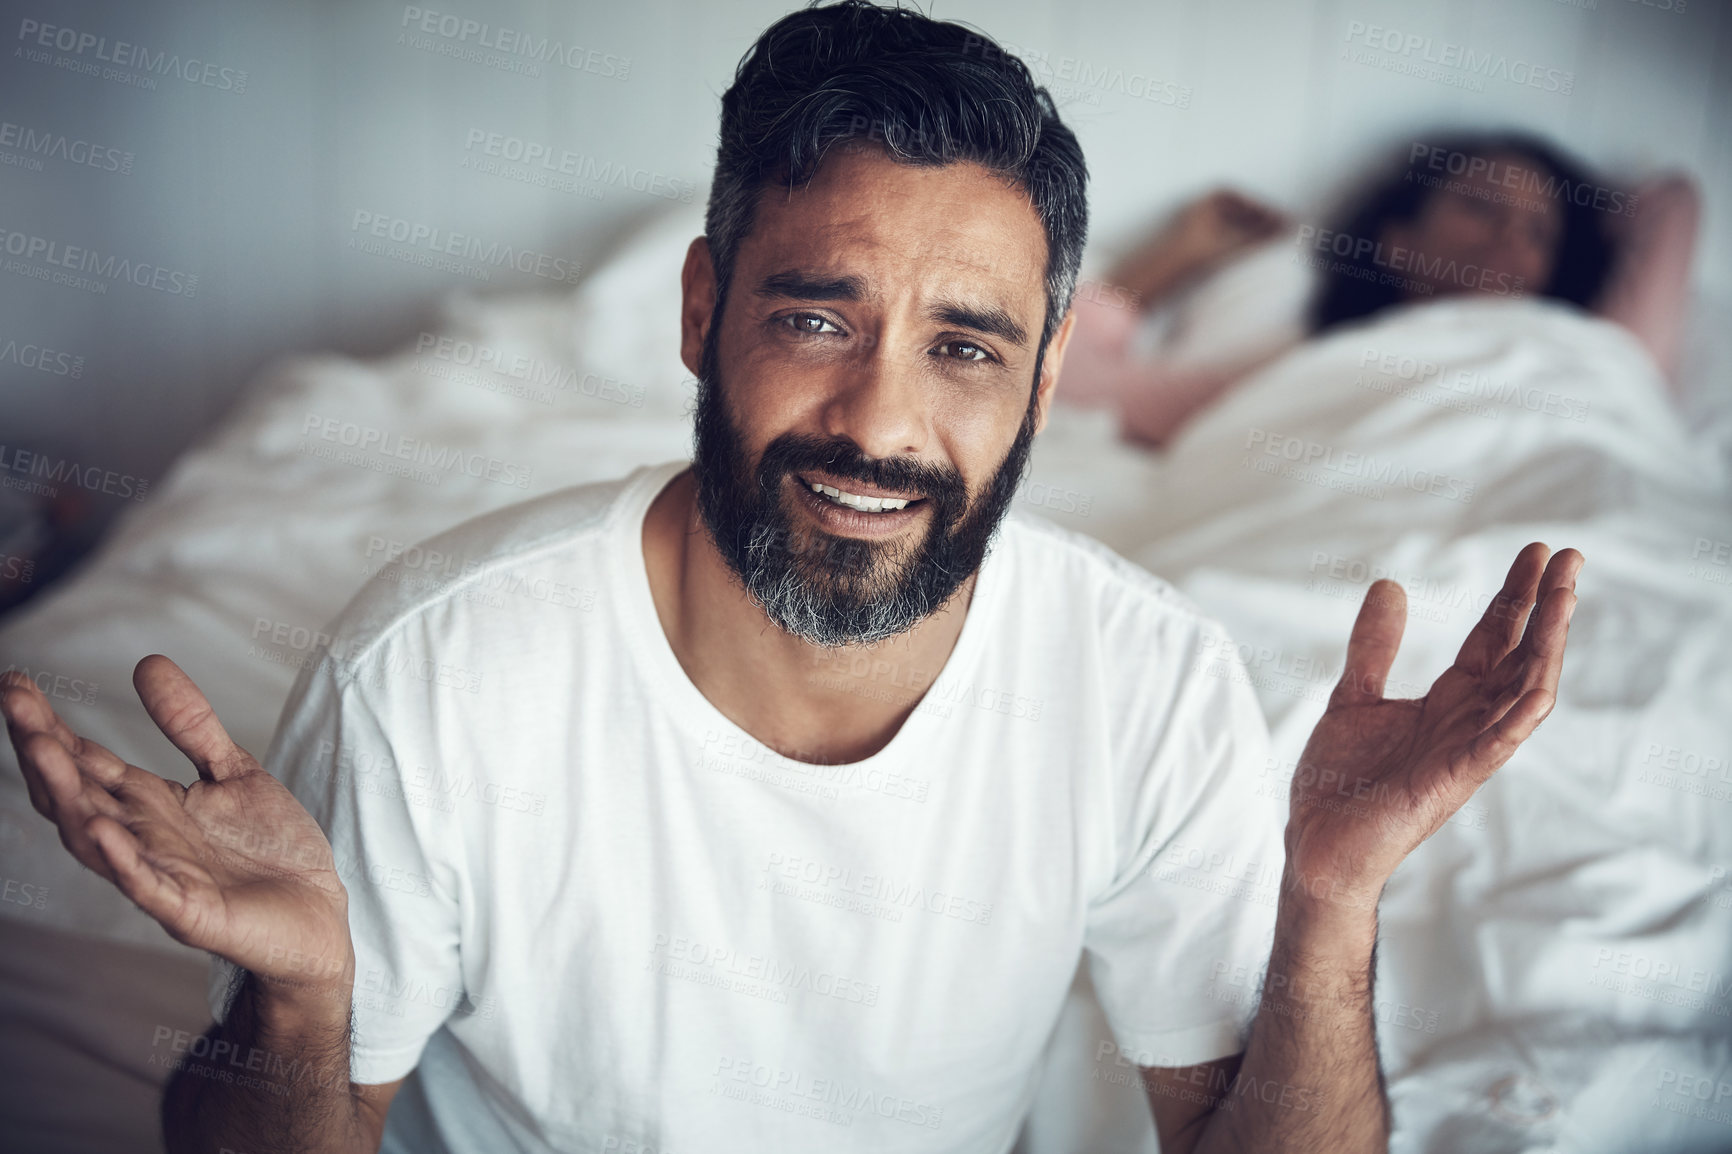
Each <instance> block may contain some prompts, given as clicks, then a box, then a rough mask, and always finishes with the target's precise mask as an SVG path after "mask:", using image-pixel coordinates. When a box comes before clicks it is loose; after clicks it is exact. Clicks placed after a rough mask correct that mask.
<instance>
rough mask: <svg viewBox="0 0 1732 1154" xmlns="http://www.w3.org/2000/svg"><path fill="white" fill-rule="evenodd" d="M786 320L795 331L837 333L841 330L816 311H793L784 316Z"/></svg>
mask: <svg viewBox="0 0 1732 1154" xmlns="http://www.w3.org/2000/svg"><path fill="white" fill-rule="evenodd" d="M786 322H787V324H789V325H790V326H792V327H793V329H794V331H795V332H797V333H815V334H816V333H839V332H841V331H842V330H841V329H839V328H837V327H836V326H835V325H833V324H831V323H830V322H829V321H828V320H826V319H825V318H824V317H821V316H819V315H818V314H817V313H795V314H794V315H793V316H791V317H788V318H786Z"/></svg>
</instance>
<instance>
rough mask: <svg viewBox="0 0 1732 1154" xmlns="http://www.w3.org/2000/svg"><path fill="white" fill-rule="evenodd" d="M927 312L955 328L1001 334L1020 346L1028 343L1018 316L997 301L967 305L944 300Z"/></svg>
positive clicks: (1000, 336) (997, 335)
mask: <svg viewBox="0 0 1732 1154" xmlns="http://www.w3.org/2000/svg"><path fill="white" fill-rule="evenodd" d="M926 315H927V316H929V317H931V318H932V319H933V320H934V321H936V322H938V323H939V324H941V325H949V326H950V327H951V328H958V329H973V330H974V331H975V332H977V333H985V334H986V335H987V336H992V337H999V338H1001V339H1003V340H1006V341H1009V342H1010V343H1011V344H1013V345H1015V346H1016V347H1018V348H1027V347H1028V332H1027V331H1026V330H1025V329H1024V328H1023V327H1022V325H1021V324H1019V323H1017V319H1016V318H1015V317H1013V316H1011V315H1010V313H1009V312H1008V311H1007V310H1005V309H1003V308H1000V307H999V306H997V305H966V304H962V303H960V302H957V301H940V302H939V303H938V304H935V305H933V306H932V307H931V308H930V309H928V310H927V314H926Z"/></svg>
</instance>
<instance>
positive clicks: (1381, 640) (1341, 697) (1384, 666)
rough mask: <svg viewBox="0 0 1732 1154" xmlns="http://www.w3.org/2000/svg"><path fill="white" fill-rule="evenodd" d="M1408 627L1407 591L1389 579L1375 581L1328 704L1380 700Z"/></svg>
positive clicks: (1361, 612)
mask: <svg viewBox="0 0 1732 1154" xmlns="http://www.w3.org/2000/svg"><path fill="white" fill-rule="evenodd" d="M1406 628H1407V591H1406V590H1405V589H1403V588H1402V587H1401V586H1400V585H1397V584H1396V583H1395V582H1393V581H1390V580H1387V579H1382V580H1377V581H1373V582H1372V583H1371V588H1369V589H1367V590H1366V591H1365V600H1364V601H1363V602H1361V603H1360V605H1359V616H1358V617H1357V618H1355V619H1354V622H1353V632H1352V633H1350V634H1349V635H1348V637H1347V660H1346V663H1345V664H1344V665H1343V666H1342V668H1341V680H1340V681H1338V682H1336V684H1335V692H1334V693H1332V694H1330V697H1329V704H1330V705H1332V706H1333V705H1361V704H1364V703H1366V702H1372V701H1381V700H1382V699H1383V683H1384V682H1385V681H1386V680H1388V678H1389V667H1390V666H1392V665H1394V664H1395V652H1396V650H1398V649H1400V648H1401V634H1402V631H1403V630H1405V629H1406Z"/></svg>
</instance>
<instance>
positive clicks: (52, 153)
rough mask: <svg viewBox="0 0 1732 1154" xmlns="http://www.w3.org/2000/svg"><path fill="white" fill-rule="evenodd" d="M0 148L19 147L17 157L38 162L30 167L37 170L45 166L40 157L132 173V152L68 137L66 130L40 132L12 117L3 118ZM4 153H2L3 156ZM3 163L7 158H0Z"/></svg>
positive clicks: (0, 154) (0, 121)
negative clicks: (12, 120)
mask: <svg viewBox="0 0 1732 1154" xmlns="http://www.w3.org/2000/svg"><path fill="white" fill-rule="evenodd" d="M0 149H17V150H18V151H19V153H20V154H21V155H20V156H19V157H18V159H19V160H31V161H34V162H36V163H34V164H33V165H31V166H30V167H32V168H34V169H38V170H39V169H40V168H41V167H42V166H41V163H40V162H41V160H44V159H46V160H63V161H65V162H66V163H68V164H76V165H83V166H87V167H90V168H94V169H97V170H99V171H101V172H118V173H120V174H121V175H122V176H125V175H129V174H130V173H131V172H132V160H133V156H132V153H130V152H123V151H122V150H120V149H118V148H114V147H112V146H110V145H106V144H95V143H93V142H91V141H88V140H83V139H80V138H79V137H75V136H68V135H66V134H65V133H64V132H40V131H38V130H36V129H34V128H31V127H30V126H28V125H24V124H14V123H12V122H11V121H10V120H0ZM4 156H5V154H4V153H0V158H3V157H4ZM0 163H6V161H4V160H3V159H0Z"/></svg>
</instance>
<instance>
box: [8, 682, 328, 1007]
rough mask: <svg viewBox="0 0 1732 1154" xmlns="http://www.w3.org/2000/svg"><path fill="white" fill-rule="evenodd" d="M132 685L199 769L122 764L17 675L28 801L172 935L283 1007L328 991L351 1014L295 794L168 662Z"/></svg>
mask: <svg viewBox="0 0 1732 1154" xmlns="http://www.w3.org/2000/svg"><path fill="white" fill-rule="evenodd" d="M132 681H133V686H134V688H136V689H137V691H138V696H139V700H141V701H142V702H144V708H145V710H146V711H147V712H148V713H149V714H150V718H151V720H152V721H154V722H155V723H156V726H157V728H158V729H160V730H162V732H163V735H164V736H166V737H167V738H168V739H169V741H171V742H173V743H174V745H175V746H176V747H177V748H178V749H179V750H180V751H181V752H182V753H184V754H186V756H187V758H188V759H189V760H190V761H191V762H192V763H193V765H194V766H195V767H196V768H197V769H198V776H199V780H198V781H196V782H195V783H193V784H192V785H191V786H182V785H180V784H178V783H176V782H172V781H167V780H165V779H163V778H161V777H158V776H157V775H156V774H154V773H150V772H148V771H146V770H143V769H140V768H138V767H137V766H135V765H128V764H127V763H126V762H124V761H122V760H121V759H120V758H119V757H117V756H115V755H114V754H113V753H111V752H109V751H108V750H106V749H104V748H103V747H102V746H100V745H98V744H96V743H95V742H93V741H89V740H87V739H85V738H82V737H79V736H78V735H77V734H75V733H73V732H72V730H71V729H70V728H68V727H67V725H66V723H65V722H64V721H62V720H61V719H60V718H59V717H58V716H56V715H55V713H54V710H53V708H52V707H50V705H49V704H48V699H47V698H46V697H45V696H43V694H42V692H41V691H40V690H38V689H37V688H36V686H35V685H33V684H32V683H31V682H30V680H29V679H28V678H27V677H25V676H23V675H22V674H19V673H8V674H5V675H4V676H3V677H0V712H3V713H4V714H5V717H6V728H7V732H8V733H9V734H10V736H11V738H12V745H13V748H14V749H16V750H17V751H18V764H19V766H20V767H21V768H22V769H23V772H24V780H25V782H26V783H27V784H28V785H29V788H30V802H31V804H32V805H34V806H35V807H36V810H37V812H38V813H40V814H42V816H44V817H46V818H48V819H49V820H50V821H52V822H53V823H54V824H55V825H56V826H57V827H59V830H60V840H61V843H62V844H64V845H65V846H66V848H67V849H68V850H70V851H71V853H72V856H73V857H75V858H77V859H78V860H79V861H80V862H81V863H83V864H84V865H85V866H86V867H87V868H89V869H92V870H94V871H96V872H97V873H99V874H101V875H102V876H103V877H105V878H107V879H108V880H109V881H110V882H112V883H113V884H114V885H115V887H116V888H118V889H119V890H120V892H121V893H123V894H125V895H126V896H127V897H128V898H130V899H131V900H132V901H133V902H134V903H135V904H136V905H137V906H138V907H139V908H140V909H142V910H143V911H144V912H145V913H147V914H149V915H150V916H151V917H153V918H155V919H156V920H157V921H158V922H159V923H161V925H162V927H163V929H165V930H167V931H168V933H169V935H170V936H171V937H173V938H174V939H175V940H176V941H179V942H182V943H184V944H186V945H189V946H192V947H194V948H196V949H201V950H208V951H210V952H211V953H213V954H217V955H219V956H221V957H223V958H226V959H228V960H229V961H230V962H233V963H234V964H235V965H237V966H240V967H242V968H243V969H246V970H248V971H250V972H251V973H252V974H253V975H254V976H255V977H256V978H257V979H258V980H259V981H260V982H261V983H262V984H263V986H264V987H265V988H266V989H268V990H270V992H271V993H272V994H273V995H280V996H281V1001H282V1002H283V1003H285V1004H287V1005H295V1004H305V1005H307V1006H308V1007H309V1008H311V1006H312V1005H313V1004H314V1003H316V1002H319V1001H322V1000H324V999H323V998H322V997H321V995H329V996H330V997H331V998H333V999H334V1000H335V1001H336V1002H337V1003H338V1004H340V1006H341V1007H342V1012H343V1013H344V1014H345V1015H346V1014H347V1007H348V1003H349V997H350V989H351V986H352V983H353V977H354V952H353V949H352V946H351V944H350V938H349V919H348V893H347V891H346V890H345V889H344V888H343V884H342V881H341V880H340V879H339V878H338V876H337V871H336V868H335V862H334V860H333V858H332V856H331V847H330V843H329V842H327V841H326V840H325V835H324V833H323V831H321V830H320V829H319V825H318V823H317V822H316V821H314V820H313V818H312V815H311V814H309V813H308V812H307V811H306V809H304V808H303V807H302V806H301V804H300V802H298V801H296V800H295V798H294V795H292V794H291V793H289V791H288V790H287V789H285V788H284V787H283V785H282V783H281V782H279V781H277V779H276V778H274V777H272V776H271V775H270V774H268V773H266V772H265V771H264V769H263V768H261V767H260V765H259V763H258V762H257V761H255V760H254V759H253V758H252V756H251V755H250V754H248V753H247V752H246V751H245V750H244V749H242V748H240V747H239V746H238V745H236V744H235V743H234V742H233V741H232V740H230V738H229V735H228V734H227V732H225V731H224V730H223V727H222V725H221V723H219V722H218V721H217V718H216V714H215V713H214V712H213V711H212V710H211V707H210V702H208V701H206V700H205V696H204V694H202V693H200V692H199V689H198V686H196V685H194V684H193V683H192V679H191V678H189V677H187V675H186V674H185V673H183V672H182V671H181V670H180V668H179V667H178V666H176V665H175V664H174V662H172V661H170V660H169V659H168V658H166V657H163V656H160V655H153V656H150V657H146V658H145V659H144V660H143V661H140V662H139V663H138V667H137V668H136V669H134V670H133V675H132Z"/></svg>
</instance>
